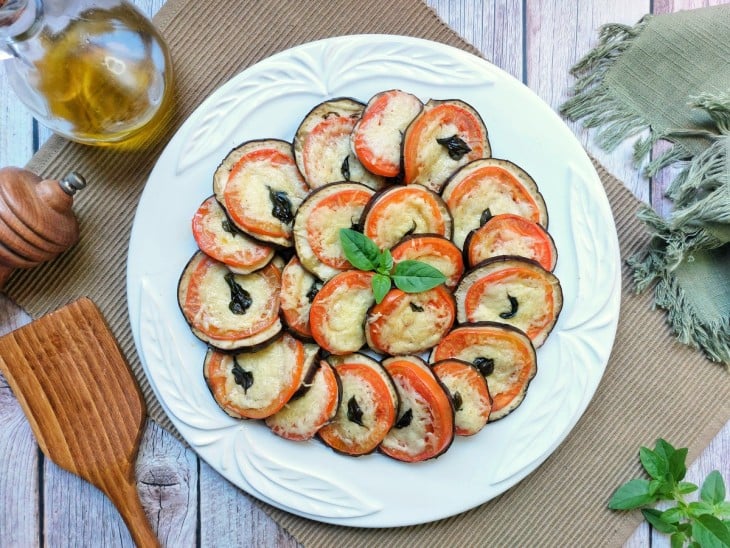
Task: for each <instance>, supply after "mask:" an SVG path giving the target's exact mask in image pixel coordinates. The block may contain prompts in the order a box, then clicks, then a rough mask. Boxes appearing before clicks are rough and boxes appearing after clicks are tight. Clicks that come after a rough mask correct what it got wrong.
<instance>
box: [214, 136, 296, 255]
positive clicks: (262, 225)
mask: <svg viewBox="0 0 730 548" xmlns="http://www.w3.org/2000/svg"><path fill="white" fill-rule="evenodd" d="M285 144H286V143H285ZM287 146H288V144H287ZM308 192H309V187H308V186H307V184H306V182H305V181H304V179H303V178H302V176H301V174H300V173H299V170H298V168H297V166H296V162H295V160H294V157H293V156H292V154H291V150H290V149H289V148H285V147H283V146H277V147H273V146H272V147H270V148H258V149H254V150H252V151H250V152H248V153H246V154H244V155H243V156H242V157H241V158H240V159H239V160H238V161H237V162H236V164H235V165H234V166H233V168H232V169H231V171H230V175H229V176H228V181H227V183H226V185H225V188H224V190H223V196H224V206H225V209H226V211H227V212H228V215H229V216H230V217H231V219H232V220H233V222H235V223H236V225H237V226H238V227H240V228H241V229H242V230H244V231H245V232H247V233H248V234H251V235H252V236H254V237H256V238H259V239H264V240H266V241H272V242H273V243H278V244H281V245H291V242H290V240H291V230H292V228H291V224H292V223H293V221H294V214H295V213H296V210H297V208H298V207H299V204H300V203H301V202H302V200H304V198H305V196H306V195H307V193H308Z"/></svg>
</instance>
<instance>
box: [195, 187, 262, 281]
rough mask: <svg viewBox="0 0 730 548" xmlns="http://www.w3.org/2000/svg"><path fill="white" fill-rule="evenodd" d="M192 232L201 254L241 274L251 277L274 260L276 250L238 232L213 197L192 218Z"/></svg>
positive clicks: (201, 205)
mask: <svg viewBox="0 0 730 548" xmlns="http://www.w3.org/2000/svg"><path fill="white" fill-rule="evenodd" d="M192 228H193V237H194V238H195V241H196V243H197V244H198V247H199V248H200V250H201V251H203V252H204V253H205V254H206V255H209V256H210V257H213V258H214V259H216V260H217V261H221V262H222V263H225V264H226V265H227V266H228V267H229V268H230V269H231V270H233V271H234V272H236V273H238V274H249V273H251V272H253V271H254V270H258V269H259V268H262V267H264V266H266V264H267V263H268V262H269V261H271V259H273V258H274V248H273V247H271V246H269V245H266V244H263V243H261V242H257V241H256V240H254V239H253V238H250V237H248V236H247V235H246V234H244V233H242V232H240V231H239V230H238V229H236V228H235V226H234V225H233V223H231V222H230V221H229V220H228V217H226V212H225V210H224V209H223V208H222V207H221V206H220V204H219V203H218V201H217V200H216V199H215V197H214V196H211V197H209V198H208V199H206V200H205V201H204V202H203V203H202V204H200V207H198V209H197V211H196V212H195V215H194V216H193V222H192Z"/></svg>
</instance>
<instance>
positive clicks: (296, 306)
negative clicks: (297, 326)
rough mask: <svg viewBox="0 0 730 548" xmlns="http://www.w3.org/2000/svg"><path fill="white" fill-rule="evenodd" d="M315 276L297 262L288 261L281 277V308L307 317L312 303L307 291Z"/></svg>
mask: <svg viewBox="0 0 730 548" xmlns="http://www.w3.org/2000/svg"><path fill="white" fill-rule="evenodd" d="M314 283H315V278H314V276H312V275H311V274H310V273H309V272H307V271H306V270H304V269H303V268H302V266H301V265H300V264H299V263H289V264H288V265H287V266H286V268H284V272H283V273H282V277H281V309H282V310H291V311H296V313H297V315H298V316H300V317H308V316H309V309H310V308H311V307H312V303H311V302H310V301H309V298H308V297H307V293H309V290H310V289H311V288H312V284H314Z"/></svg>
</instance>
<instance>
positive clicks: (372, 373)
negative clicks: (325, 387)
mask: <svg viewBox="0 0 730 548" xmlns="http://www.w3.org/2000/svg"><path fill="white" fill-rule="evenodd" d="M378 367H380V366H379V365H378ZM336 370H337V373H338V375H339V376H340V381H341V382H342V400H341V402H340V405H339V407H338V409H337V414H336V415H335V419H334V421H332V422H331V423H330V424H328V425H326V426H324V427H322V428H321V429H320V430H319V433H318V434H319V437H320V438H321V439H322V441H324V442H325V443H326V444H327V445H328V446H330V447H331V448H332V449H334V450H335V451H338V452H340V453H345V454H348V455H364V454H367V453H371V452H373V451H374V450H375V449H376V448H377V447H378V445H379V444H380V442H381V441H382V440H383V438H384V437H385V435H386V434H387V433H388V431H389V430H390V428H391V427H392V426H393V423H394V422H395V417H396V405H394V402H393V396H392V392H391V391H392V390H394V389H393V387H392V383H390V385H389V381H388V380H386V378H384V373H379V372H377V371H376V370H375V369H374V367H373V366H371V365H368V364H365V363H359V362H355V361H344V362H343V363H340V364H338V365H337V366H336Z"/></svg>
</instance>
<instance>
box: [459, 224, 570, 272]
mask: <svg viewBox="0 0 730 548" xmlns="http://www.w3.org/2000/svg"><path fill="white" fill-rule="evenodd" d="M464 255H465V256H466V257H467V258H468V262H469V266H475V265H476V264H478V263H481V262H482V261H484V260H486V259H491V258H492V257H497V256H499V255H516V256H519V257H525V258H527V259H532V260H533V261H537V262H538V263H540V266H542V267H543V268H544V269H545V270H549V271H551V272H552V271H553V270H554V269H555V263H556V262H557V260H558V251H557V249H556V248H555V242H554V241H553V238H552V236H550V234H548V232H547V230H545V229H544V228H543V227H542V226H541V225H539V224H537V223H535V222H532V221H531V220H529V219H526V218H525V217H521V216H519V215H513V214H511V213H502V214H501V215H495V216H494V217H492V218H490V219H489V220H488V221H487V222H486V224H484V225H483V226H481V227H479V228H478V229H476V230H472V231H471V232H470V233H469V235H468V236H467V237H466V241H465V242H464Z"/></svg>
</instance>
